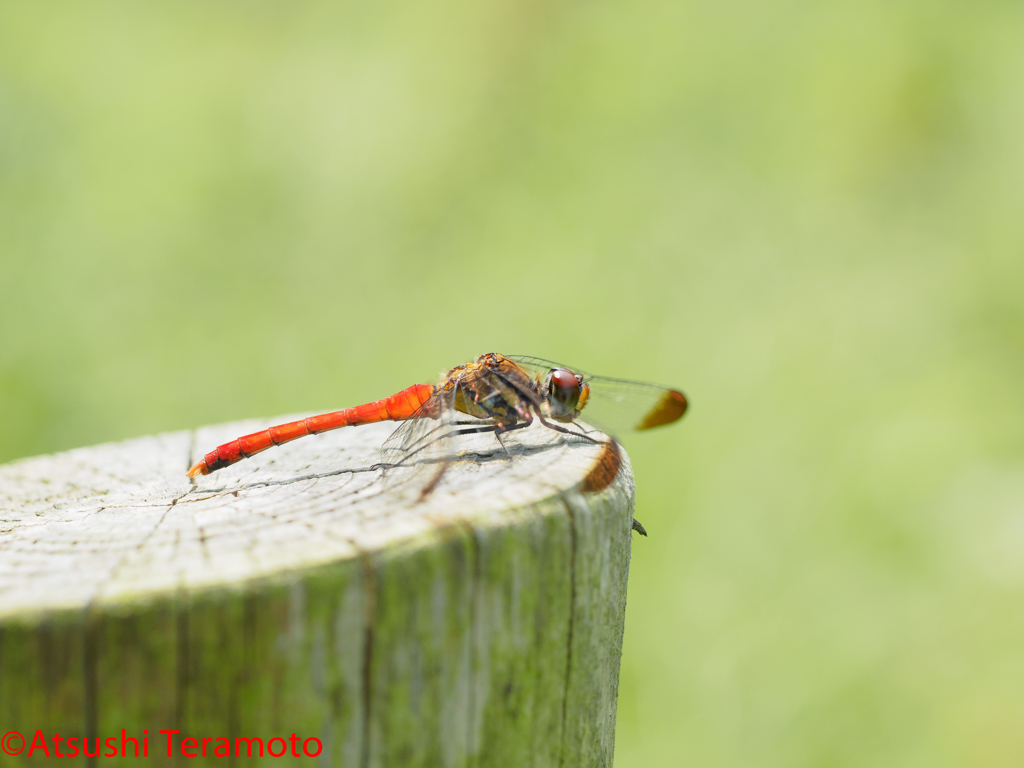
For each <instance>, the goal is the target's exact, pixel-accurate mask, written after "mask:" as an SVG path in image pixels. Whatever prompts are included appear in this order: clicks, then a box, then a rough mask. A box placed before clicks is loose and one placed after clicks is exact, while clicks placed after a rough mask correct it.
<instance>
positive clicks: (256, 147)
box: [0, 0, 1024, 768]
mask: <svg viewBox="0 0 1024 768" xmlns="http://www.w3.org/2000/svg"><path fill="white" fill-rule="evenodd" d="M1022 211H1024V6H1022V5H1021V4H1019V3H1007V2H987V3H984V2H978V3H952V2H941V1H940V2H924V1H923V0H921V1H913V0H911V1H907V2H884V3H882V2H870V1H869V2H856V3H855V2H836V3H812V2H791V1H787V0H783V1H781V2H776V3H772V4H762V3H755V2H747V1H745V0H744V1H740V2H731V3H710V2H699V1H695V0H683V1H682V2H672V1H670V0H663V1H662V0H642V1H641V2H638V3H629V4H626V3H622V4H615V3H608V2H589V3H584V2H565V3H541V2H533V1H532V0H526V1H525V2H518V3H479V2H472V3H471V2H461V3H460V2H448V3H437V4H419V3H413V2H404V3H403V2H392V3H380V4H370V3H354V4H340V3H307V4H303V5H301V6H299V5H297V4H288V3H280V2H270V1H267V2H253V3H247V4H242V3H230V2H179V3H157V4H138V3H111V2H91V3H88V4H72V3H66V4H48V3H39V4H27V3H3V4H2V5H0V313H2V314H0V438H2V439H0V460H9V459H14V458H17V457H21V456H27V455H31V454H36V453H41V452H47V451H56V450H61V449H66V448H71V447H74V446H79V445H86V444H91V443H97V442H101V441H106V440H118V439H122V438H127V437H132V436H136V435H141V434H146V433H151V432H158V431H167V430H179V429H186V428H190V427H195V426H198V425H201V424H207V423H215V422H223V421H228V420H232V419H241V418H247V417H256V416H271V415H275V414H280V413H288V412H295V411H302V410H316V409H334V408H337V407H342V406H345V405H352V404H355V403H359V402H362V401H365V400H368V399H374V398H377V397H380V396H382V395H384V394H389V393H391V392H393V391H395V390H397V389H399V388H401V387H404V386H406V385H407V384H409V383H412V382H414V381H421V380H427V381H429V380H432V378H433V377H434V376H435V375H436V374H437V372H438V371H440V370H441V369H444V368H447V367H448V366H450V365H454V364H456V363H460V362H463V361H465V360H467V359H469V358H471V357H473V356H474V355H476V354H479V353H481V352H485V351H502V352H506V353H524V354H534V355H540V356H544V357H549V358H554V359H557V360H562V361H564V362H566V363H568V364H572V365H579V366H581V367H584V368H589V369H591V370H593V371H596V372H600V373H604V374H607V375H611V376H623V377H631V378H639V379H648V380H653V381H659V382H664V383H669V384H672V385H675V386H679V387H681V388H683V389H684V390H685V391H686V392H687V393H688V395H689V396H690V398H691V401H692V404H693V406H692V410H691V413H690V414H689V415H688V416H687V417H686V419H685V420H684V421H683V422H682V423H681V424H680V425H678V426H676V427H673V428H671V429H667V430H663V431H661V432H660V433H651V434H648V435H642V436H637V437H636V438H635V439H632V440H630V441H628V442H627V449H628V450H629V451H630V455H631V457H632V459H633V464H634V469H635V473H636V478H637V483H638V490H637V516H638V517H639V519H640V520H642V521H643V523H644V524H645V525H646V526H647V529H648V531H650V533H651V536H650V538H649V539H637V540H636V541H635V543H634V550H633V564H632V572H631V583H630V595H629V607H628V614H627V628H626V640H625V649H624V655H623V663H622V681H621V697H620V703H619V718H618V733H617V747H616V749H617V752H616V763H617V765H618V766H619V768H630V767H643V768H648V767H649V766H677V765H691V766H701V767H702V768H704V767H718V766H736V767H737V768H739V767H741V766H742V767H744V768H746V767H748V766H779V767H780V768H781V767H782V766H851V767H853V766H857V767H858V768H859V767H861V766H922V767H925V766H927V767H928V768H935V767H941V766H1020V765H1022V764H1024V431H1022V424H1024V213H1022Z"/></svg>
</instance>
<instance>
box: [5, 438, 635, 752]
mask: <svg viewBox="0 0 1024 768" xmlns="http://www.w3.org/2000/svg"><path fill="white" fill-rule="evenodd" d="M261 426H265V424H262V423H257V422H251V423H243V424H229V425H223V426H218V427H211V428H205V429H200V430H198V431H197V432H196V433H194V434H190V433H176V434H169V435H160V436H156V437H149V438H142V439H139V440H131V441H127V442H124V443H117V444H112V445H102V446H97V447H94V448H87V449H81V450H76V451H70V452H68V453H64V454H59V455H55V456H44V457H39V458H34V459H28V460H23V461H19V462H15V463H13V464H8V465H5V466H3V467H0V724H2V725H0V727H2V729H3V731H4V732H6V731H9V730H16V731H20V732H21V733H22V734H24V735H25V737H26V738H27V739H28V741H29V742H31V740H32V735H33V734H34V732H35V731H36V730H37V729H41V730H42V731H43V733H44V734H45V735H46V737H47V738H48V739H52V736H53V734H54V733H56V732H59V733H60V734H61V737H62V738H66V737H69V736H74V737H78V738H81V737H90V738H92V737H96V736H100V737H103V738H107V737H112V736H117V737H120V735H121V733H122V729H124V730H125V731H126V733H127V735H128V736H132V737H135V738H136V739H139V740H140V743H141V739H142V738H143V735H144V734H143V732H144V731H146V730H148V733H149V755H150V758H149V760H150V762H151V764H153V765H176V764H178V763H180V762H181V761H182V760H184V759H185V758H183V757H181V755H180V753H178V749H179V747H178V746H177V745H176V746H175V747H174V751H175V752H176V753H178V754H177V757H176V758H175V757H171V758H168V757H167V756H166V736H164V735H161V734H159V733H158V731H159V730H161V729H164V730H180V731H181V733H180V735H179V736H177V737H175V738H182V737H185V736H192V737H198V738H203V737H212V738H214V739H216V738H219V737H223V738H228V739H231V741H232V744H234V739H235V738H236V737H260V738H262V739H263V740H264V741H265V742H266V741H268V740H269V739H270V738H273V737H282V738H285V739H287V738H289V737H290V736H291V735H292V734H293V733H294V734H297V735H298V736H299V737H300V738H301V739H307V738H310V737H315V738H317V739H319V740H320V742H321V743H322V745H323V753H322V754H321V756H320V757H319V758H318V760H316V761H314V760H311V759H309V758H306V757H298V758H297V757H290V758H287V757H285V758H279V759H278V758H270V757H265V758H264V759H263V761H259V760H256V759H255V758H254V759H253V760H251V761H249V760H245V759H236V760H235V761H234V762H233V763H232V762H230V761H228V760H227V759H226V758H216V757H212V756H211V757H208V758H207V759H206V760H204V759H203V758H202V757H198V758H193V759H189V763H188V764H190V765H203V764H205V763H206V762H207V761H209V762H210V763H211V764H216V765H228V764H236V765H241V764H257V763H261V762H264V761H271V762H272V763H273V764H274V765H282V764H289V762H291V763H301V764H303V765H313V764H316V765H335V766H359V767H360V768H369V767H372V766H399V765H401V766H424V767H426V766H430V767H431V768H433V767H434V766H516V768H519V766H604V765H610V764H611V760H612V749H613V743H614V724H615V703H616V693H617V684H618V670H619V653H620V649H621V641H622V631H623V621H624V614H625V598H626V578H627V573H628V567H629V552H630V537H631V531H630V527H631V523H632V508H633V486H632V477H631V474H630V471H629V465H628V460H626V458H625V455H624V454H623V467H622V469H621V471H620V472H619V473H618V475H617V477H616V479H615V481H614V482H613V483H612V484H611V485H610V486H609V487H608V488H606V489H604V490H602V491H600V492H597V493H582V492H581V491H580V488H581V482H582V481H583V479H584V477H585V476H586V475H587V473H588V471H590V470H591V468H592V467H593V465H594V462H595V460H596V459H597V456H598V452H599V450H600V449H599V448H598V447H595V446H593V445H590V444H587V443H565V442H563V440H562V439H561V438H560V436H559V435H557V434H555V433H552V432H550V431H548V430H545V429H543V428H535V429H534V428H531V429H530V430H527V431H526V432H525V433H524V435H525V438H524V441H525V443H526V445H527V449H526V450H523V451H522V452H521V454H520V455H518V456H517V457H516V459H515V460H514V461H511V462H509V461H507V460H505V459H504V458H502V457H500V456H498V455H497V454H494V452H493V448H494V446H493V445H492V443H493V438H491V443H487V444H485V443H481V444H480V451H481V452H482V454H484V455H482V456H479V457H477V458H476V459H475V460H471V461H465V462H460V463H458V464H456V465H454V466H453V467H452V469H451V470H450V471H449V472H448V473H447V474H446V475H445V476H444V479H443V480H442V482H441V483H440V485H439V486H438V487H437V489H436V490H435V491H434V492H433V493H432V494H430V495H429V496H428V497H427V498H426V499H425V500H423V501H417V498H416V497H417V494H418V491H419V488H420V487H421V486H420V485H418V484H413V483H410V484H406V485H401V484H399V485H397V486H396V485H394V484H387V483H382V482H381V476H380V473H379V471H377V470H373V469H371V467H372V465H373V464H374V463H375V462H377V460H378V449H379V447H380V444H381V443H382V442H383V440H384V438H385V437H386V436H387V435H388V434H389V431H390V429H391V428H393V425H389V424H379V425H368V426H364V427H358V428H350V429H343V430H339V431H337V432H332V433H327V434H323V435H318V436H316V437H310V438H305V439H303V440H299V441H297V442H295V443H291V444H289V445H286V446H282V447H280V448H277V449H273V450H271V451H267V452H265V453H263V454H260V455H259V456H256V457H254V458H252V459H249V460H247V461H244V462H241V463H239V464H237V465H235V466H232V467H229V468H227V469H225V470H222V471H220V472H217V473H215V474H213V475H210V476H207V477H200V478H197V482H195V483H193V482H191V481H189V480H188V479H187V478H186V477H185V470H186V468H187V467H188V466H189V465H190V464H191V463H192V462H193V461H195V460H196V458H197V457H198V456H199V455H200V454H201V453H202V452H203V451H205V450H209V449H210V448H211V447H213V446H215V445H217V444H219V443H221V442H224V441H225V440H228V439H231V438H233V437H236V436H238V435H239V434H242V433H244V432H247V431H251V430H252V429H255V428H259V427H261ZM488 451H489V452H490V453H491V454H493V455H487V452H488ZM0 735H2V734H0ZM77 744H78V746H79V747H81V743H80V742H78V743H77ZM48 745H49V747H50V749H51V751H52V750H53V743H52V740H51V741H50V742H48ZM217 746H218V743H217V742H215V741H211V742H209V743H208V745H207V750H208V752H209V753H211V754H212V751H213V750H214V749H215V748H216V747H217ZM280 746H281V745H280V744H275V749H280ZM309 746H310V748H311V749H313V748H315V745H314V744H313V743H310V745H309ZM93 748H94V744H93V742H92V741H90V749H93ZM62 749H63V750H64V751H67V749H68V747H67V745H66V744H65V745H64V746H62ZM289 749H290V745H289ZM299 751H300V754H301V746H300V748H299ZM53 759H54V758H52V757H50V758H48V757H46V756H45V755H44V754H42V753H41V752H38V751H37V752H36V754H35V755H34V756H33V757H32V758H28V757H27V755H26V754H22V755H20V756H18V757H16V758H15V757H10V756H7V755H3V754H0V765H4V766H5V765H18V766H24V765H49V764H51V762H52V760H53ZM102 762H103V764H104V765H118V764H125V765H134V764H136V761H135V760H134V759H133V758H126V759H120V758H106V757H105V758H104V759H103V761H102ZM61 764H62V765H75V764H78V765H83V766H84V765H92V764H94V761H92V760H89V761H86V760H85V759H84V758H77V759H65V760H62V761H61Z"/></svg>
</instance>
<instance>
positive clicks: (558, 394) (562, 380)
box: [550, 368, 580, 416]
mask: <svg viewBox="0 0 1024 768" xmlns="http://www.w3.org/2000/svg"><path fill="white" fill-rule="evenodd" d="M550 386H551V389H550V395H551V413H552V415H554V416H566V415H568V414H570V413H572V411H573V410H574V409H575V408H576V404H577V403H578V402H579V401H580V382H579V380H578V379H577V378H576V376H575V375H574V374H573V372H572V371H570V370H569V369H567V368H555V369H553V370H552V371H551V385H550Z"/></svg>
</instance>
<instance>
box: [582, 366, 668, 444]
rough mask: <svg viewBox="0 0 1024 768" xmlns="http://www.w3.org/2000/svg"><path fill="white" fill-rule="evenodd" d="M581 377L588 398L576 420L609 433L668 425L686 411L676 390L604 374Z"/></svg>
mask: <svg viewBox="0 0 1024 768" xmlns="http://www.w3.org/2000/svg"><path fill="white" fill-rule="evenodd" d="M584 380H585V381H586V383H587V384H588V385H589V386H590V397H588V398H587V402H586V405H585V406H584V408H583V410H582V411H581V413H580V419H581V420H583V421H585V422H587V423H589V424H593V425H594V426H596V427H599V428H600V429H601V430H602V431H610V433H611V434H613V435H614V434H617V433H622V432H627V431H631V430H643V429H653V428H654V427H660V426H662V425H664V424H671V423H672V422H674V421H677V420H678V419H680V418H681V417H682V415H683V414H684V413H686V406H687V402H686V396H685V395H684V394H683V393H682V392H680V391H679V390H677V389H670V388H668V387H662V386H660V385H658V384H648V383H646V382H642V381H628V380H626V379H609V378H606V377H604V376H589V375H587V376H585V377H584Z"/></svg>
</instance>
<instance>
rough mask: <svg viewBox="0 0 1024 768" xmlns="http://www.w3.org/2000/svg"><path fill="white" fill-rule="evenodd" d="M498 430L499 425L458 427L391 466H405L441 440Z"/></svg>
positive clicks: (409, 453) (414, 450) (410, 452)
mask: <svg viewBox="0 0 1024 768" xmlns="http://www.w3.org/2000/svg"><path fill="white" fill-rule="evenodd" d="M500 428H501V425H500V424H488V425H486V426H480V427H460V428H458V429H452V430H450V431H448V432H446V433H445V434H443V435H440V436H439V437H435V438H434V439H433V440H430V441H429V442H426V443H424V444H423V445H421V446H420V447H419V448H415V449H413V450H411V451H409V452H408V453H406V454H405V456H403V457H402V458H401V459H400V460H399V461H397V462H395V464H394V465H393V466H394V467H400V466H402V465H403V464H405V463H406V462H407V461H408V460H409V459H411V458H412V457H413V456H415V455H416V454H417V453H419V452H420V451H422V450H425V449H426V448H429V447H430V446H432V445H433V444H434V443H437V442H440V441H441V440H447V439H448V438H449V437H459V436H460V435H473V434H480V433H481V432H495V431H497V430H498V429H500ZM435 431H436V429H434V430H431V433H433V432H435Z"/></svg>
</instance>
